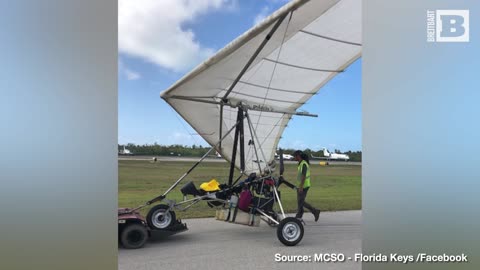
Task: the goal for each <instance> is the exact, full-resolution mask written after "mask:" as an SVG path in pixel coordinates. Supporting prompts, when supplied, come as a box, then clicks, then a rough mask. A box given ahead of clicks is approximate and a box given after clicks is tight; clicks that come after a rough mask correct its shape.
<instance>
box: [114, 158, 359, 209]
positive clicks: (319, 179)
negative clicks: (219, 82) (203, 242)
mask: <svg viewBox="0 0 480 270" xmlns="http://www.w3.org/2000/svg"><path fill="white" fill-rule="evenodd" d="M118 164H119V181H118V204H119V207H135V206H139V205H141V204H143V203H145V202H146V201H148V200H150V199H152V198H154V197H156V196H158V195H160V194H162V193H163V192H164V191H166V190H167V189H168V188H169V187H170V185H172V184H173V183H174V182H175V181H176V180H177V179H178V178H179V177H180V176H181V175H182V174H183V173H184V172H186V171H187V170H188V169H189V168H190V167H191V166H192V165H193V162H167V161H161V162H157V163H152V162H150V161H145V160H119V161H118ZM228 170H229V167H228V164H227V163H223V162H205V163H202V164H200V165H199V166H198V167H197V168H196V169H195V170H194V171H193V172H192V173H191V174H190V175H189V176H188V177H187V178H186V179H184V181H183V182H182V183H180V185H179V186H178V187H177V188H176V189H175V190H173V191H172V192H171V193H169V194H168V196H167V198H169V199H174V200H177V201H180V200H182V198H183V195H182V194H181V192H180V188H181V187H182V186H183V185H184V184H185V183H187V182H189V181H193V182H194V183H195V185H196V186H197V187H199V186H200V184H201V183H203V182H207V181H209V180H211V179H212V178H215V179H217V181H218V182H220V183H224V182H226V181H227V178H228ZM296 171H297V168H296V165H295V164H286V165H285V173H284V176H285V179H287V180H289V181H291V182H295V176H296ZM311 183H312V187H311V188H310V190H309V192H308V196H307V202H309V203H310V204H312V205H314V206H315V207H317V208H320V209H321V210H323V211H336V210H356V209H361V207H362V205H361V202H362V199H361V194H362V193H361V166H349V165H345V166H343V165H334V166H320V165H318V163H316V162H315V163H313V162H312V165H311ZM280 191H281V196H282V202H283V204H284V208H285V209H286V211H287V212H295V211H296V193H295V191H294V190H291V189H289V188H288V187H287V186H284V185H282V186H281V187H280ZM147 211H148V208H145V209H143V210H142V211H141V212H142V213H143V214H146V212H147ZM176 213H177V216H178V217H180V218H193V217H210V216H214V215H215V211H214V210H213V209H211V208H210V207H208V206H207V204H206V203H204V202H200V203H199V204H197V205H195V206H194V207H192V208H190V209H189V210H187V211H185V212H176Z"/></svg>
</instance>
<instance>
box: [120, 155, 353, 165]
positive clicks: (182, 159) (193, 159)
mask: <svg viewBox="0 0 480 270" xmlns="http://www.w3.org/2000/svg"><path fill="white" fill-rule="evenodd" d="M154 157H156V158H157V162H161V161H178V162H196V161H198V160H199V159H200V158H198V157H173V156H172V157H169V156H118V160H148V161H151V160H152V159H153V158H154ZM320 161H321V160H312V161H311V162H315V163H318V162H320ZM203 162H227V161H226V160H224V159H223V158H215V157H208V158H206V159H205V160H204V161H203ZM295 162H296V161H290V160H286V161H285V163H295ZM328 163H329V164H330V165H362V163H361V162H353V161H332V160H330V161H328Z"/></svg>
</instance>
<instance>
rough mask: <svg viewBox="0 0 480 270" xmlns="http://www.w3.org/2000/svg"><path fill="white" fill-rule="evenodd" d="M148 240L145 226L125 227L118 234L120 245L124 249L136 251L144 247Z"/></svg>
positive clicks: (132, 225)
mask: <svg viewBox="0 0 480 270" xmlns="http://www.w3.org/2000/svg"><path fill="white" fill-rule="evenodd" d="M147 240H148V231H147V228H145V226H143V225H142V224H138V223H131V224H128V225H126V227H125V228H123V230H122V232H121V233H120V243H121V244H122V246H123V247H124V248H128V249H136V248H141V247H143V246H144V245H145V243H146V242H147Z"/></svg>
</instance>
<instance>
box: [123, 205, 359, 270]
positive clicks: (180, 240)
mask: <svg viewBox="0 0 480 270" xmlns="http://www.w3.org/2000/svg"><path fill="white" fill-rule="evenodd" d="M361 215H362V212H361V211H340V212H325V213H322V214H321V215H320V219H319V221H318V222H317V223H316V222H314V220H313V216H312V215H311V214H310V213H305V216H304V220H305V222H306V226H305V235H304V237H303V240H302V241H301V242H300V243H299V244H298V245H297V246H294V247H287V246H284V245H283V244H281V243H280V241H279V240H278V239H277V236H276V228H271V227H269V226H268V225H266V224H265V223H264V222H261V225H260V227H249V226H244V225H238V224H231V223H228V222H224V221H218V220H215V219H213V218H204V219H188V220H184V222H186V223H187V226H188V228H189V230H188V231H186V232H182V233H180V234H176V235H173V236H169V237H167V238H164V239H157V240H154V241H150V242H148V243H147V244H146V246H145V247H144V248H142V249H136V250H127V249H123V248H119V251H118V264H119V265H118V266H119V267H118V269H124V270H135V269H138V270H153V269H155V270H157V269H171V270H175V269H188V270H191V269H211V270H216V269H222V270H223V269H296V270H297V269H361V266H362V265H361V263H360V262H354V261H353V260H348V259H346V261H345V262H336V263H332V262H329V263H327V262H315V261H314V259H313V258H314V256H315V254H320V253H343V254H344V255H345V257H346V258H348V257H352V258H353V256H354V254H355V253H360V252H361V246H362V241H361ZM277 253H278V254H281V255H308V256H312V262H275V254H277Z"/></svg>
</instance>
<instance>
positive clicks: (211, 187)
mask: <svg viewBox="0 0 480 270" xmlns="http://www.w3.org/2000/svg"><path fill="white" fill-rule="evenodd" d="M219 185H220V183H218V182H217V180H215V179H212V180H210V182H205V183H202V184H201V185H200V188H201V189H202V190H204V191H207V192H211V191H217V190H220V187H219Z"/></svg>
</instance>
